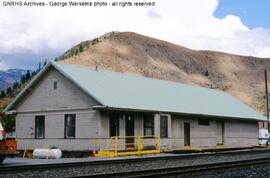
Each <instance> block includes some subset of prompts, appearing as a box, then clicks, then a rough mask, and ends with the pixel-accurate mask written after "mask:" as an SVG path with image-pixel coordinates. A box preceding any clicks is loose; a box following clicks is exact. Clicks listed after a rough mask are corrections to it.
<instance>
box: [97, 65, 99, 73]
mask: <svg viewBox="0 0 270 178" xmlns="http://www.w3.org/2000/svg"><path fill="white" fill-rule="evenodd" d="M98 66H99V64H97V65H96V71H97V72H98Z"/></svg>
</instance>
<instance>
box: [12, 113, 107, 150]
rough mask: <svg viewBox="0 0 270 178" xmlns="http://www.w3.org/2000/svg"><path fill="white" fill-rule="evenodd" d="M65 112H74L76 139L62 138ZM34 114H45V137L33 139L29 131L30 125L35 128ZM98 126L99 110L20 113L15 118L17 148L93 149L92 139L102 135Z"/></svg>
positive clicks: (33, 136)
mask: <svg viewBox="0 0 270 178" xmlns="http://www.w3.org/2000/svg"><path fill="white" fill-rule="evenodd" d="M65 114H76V123H75V125H76V129H75V136H76V139H64V127H65V126H64V120H65V117H64V115H65ZM36 115H44V116H45V139H35V133H33V134H31V133H30V132H29V129H30V127H32V128H35V116H36ZM100 127H101V122H100V115H99V112H98V111H94V110H81V111H78V110H77V111H57V112H38V113H21V114H18V115H17V119H16V134H17V139H18V140H19V143H18V148H19V149H20V150H22V149H24V148H25V147H27V148H30V149H33V148H48V147H50V146H57V147H59V148H60V149H63V150H89V149H93V148H94V147H95V146H96V145H95V144H94V142H95V141H94V140H95V139H96V138H102V135H103V133H101V132H100ZM33 131H35V130H33Z"/></svg>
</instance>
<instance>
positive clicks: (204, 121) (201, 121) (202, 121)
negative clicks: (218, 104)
mask: <svg viewBox="0 0 270 178" xmlns="http://www.w3.org/2000/svg"><path fill="white" fill-rule="evenodd" d="M198 125H200V126H209V125H210V121H209V120H208V119H198Z"/></svg>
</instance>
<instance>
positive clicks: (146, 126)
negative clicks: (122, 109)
mask: <svg viewBox="0 0 270 178" xmlns="http://www.w3.org/2000/svg"><path fill="white" fill-rule="evenodd" d="M143 132H144V135H145V136H147V135H148V136H153V135H154V116H153V115H144V116H143Z"/></svg>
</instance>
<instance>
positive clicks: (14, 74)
mask: <svg viewBox="0 0 270 178" xmlns="http://www.w3.org/2000/svg"><path fill="white" fill-rule="evenodd" d="M25 73H26V71H25V70H21V69H9V70H7V71H0V91H1V90H5V89H7V88H8V87H10V86H12V84H13V83H14V82H16V81H19V80H21V77H22V76H23V75H24V74H25Z"/></svg>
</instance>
